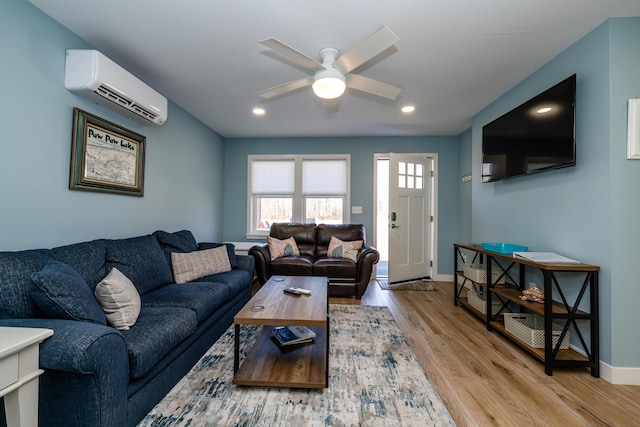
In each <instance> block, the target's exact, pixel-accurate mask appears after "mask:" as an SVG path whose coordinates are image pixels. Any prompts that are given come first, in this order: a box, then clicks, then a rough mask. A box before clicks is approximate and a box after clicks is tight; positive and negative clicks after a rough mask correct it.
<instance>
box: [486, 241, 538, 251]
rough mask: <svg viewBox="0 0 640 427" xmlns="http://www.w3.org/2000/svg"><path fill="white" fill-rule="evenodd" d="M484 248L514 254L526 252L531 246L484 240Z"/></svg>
mask: <svg viewBox="0 0 640 427" xmlns="http://www.w3.org/2000/svg"><path fill="white" fill-rule="evenodd" d="M482 249H484V250H485V251H491V252H496V253H499V254H513V253H514V252H526V251H527V249H529V247H528V246H520V245H514V244H512V243H501V242H482Z"/></svg>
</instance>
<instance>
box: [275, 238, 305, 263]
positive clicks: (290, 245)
mask: <svg viewBox="0 0 640 427" xmlns="http://www.w3.org/2000/svg"><path fill="white" fill-rule="evenodd" d="M267 242H268V243H269V254H271V261H273V260H274V259H277V258H282V257H285V256H300V251H299V250H298V245H297V244H296V239H294V238H293V236H291V237H289V238H288V239H285V240H279V239H276V238H275V237H271V236H268V237H267Z"/></svg>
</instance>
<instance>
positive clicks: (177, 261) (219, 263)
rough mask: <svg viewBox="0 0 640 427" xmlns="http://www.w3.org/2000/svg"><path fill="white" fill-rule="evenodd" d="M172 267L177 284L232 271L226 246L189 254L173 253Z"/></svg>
mask: <svg viewBox="0 0 640 427" xmlns="http://www.w3.org/2000/svg"><path fill="white" fill-rule="evenodd" d="M171 266H172V268H173V280H174V281H175V282H176V283H186V282H190V281H192V280H195V279H199V278H201V277H204V276H209V275H211V274H217V273H224V272H225V271H229V270H231V263H230V262H229V255H227V248H225V247H224V246H220V247H217V248H212V249H206V250H203V251H193V252H188V253H179V252H173V253H172V254H171Z"/></svg>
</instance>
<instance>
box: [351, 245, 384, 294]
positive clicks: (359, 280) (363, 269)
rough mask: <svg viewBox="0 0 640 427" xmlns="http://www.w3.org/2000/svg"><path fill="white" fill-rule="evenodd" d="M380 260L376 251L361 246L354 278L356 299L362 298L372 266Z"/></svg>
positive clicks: (367, 246)
mask: <svg viewBox="0 0 640 427" xmlns="http://www.w3.org/2000/svg"><path fill="white" fill-rule="evenodd" d="M379 260H380V253H378V250H377V249H376V248H374V247H373V246H370V245H363V246H362V248H361V249H360V252H358V260H357V264H358V271H357V276H356V286H357V289H356V298H362V295H364V292H365V291H366V290H367V286H368V285H369V281H370V280H371V272H372V271H373V265H374V264H377V263H378V261H379Z"/></svg>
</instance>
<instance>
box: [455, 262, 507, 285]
mask: <svg viewBox="0 0 640 427" xmlns="http://www.w3.org/2000/svg"><path fill="white" fill-rule="evenodd" d="M501 273H502V271H500V268H498V267H495V268H493V269H492V271H491V277H493V280H492V283H504V276H502V277H501V278H500V280H499V281H497V282H496V280H497V279H498V277H500V274H501ZM462 274H464V277H466V278H467V279H471V280H473V281H474V282H476V283H487V267H486V266H485V265H484V264H465V265H463V266H462Z"/></svg>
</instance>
